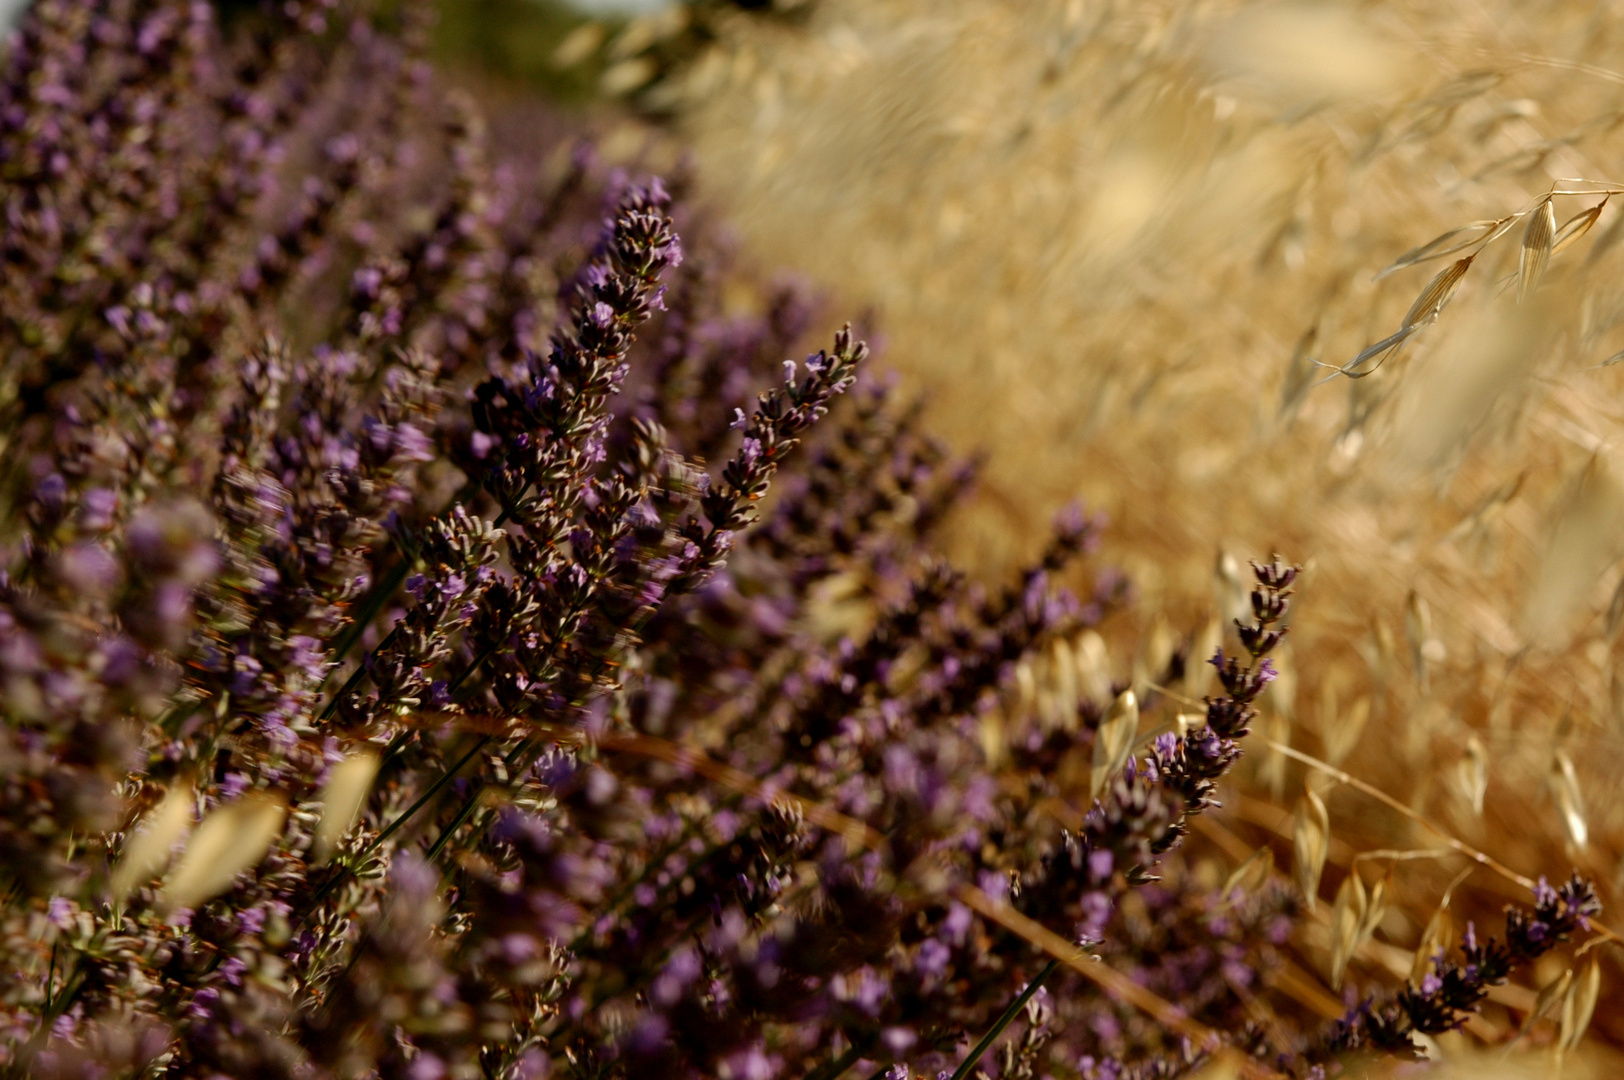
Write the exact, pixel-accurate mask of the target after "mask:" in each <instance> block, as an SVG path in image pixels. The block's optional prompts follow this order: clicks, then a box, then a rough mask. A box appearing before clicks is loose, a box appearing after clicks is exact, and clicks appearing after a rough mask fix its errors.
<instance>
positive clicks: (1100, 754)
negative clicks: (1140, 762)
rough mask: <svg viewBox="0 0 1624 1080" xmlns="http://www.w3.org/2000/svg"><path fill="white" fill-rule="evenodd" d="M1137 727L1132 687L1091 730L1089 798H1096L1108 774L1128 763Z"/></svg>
mask: <svg viewBox="0 0 1624 1080" xmlns="http://www.w3.org/2000/svg"><path fill="white" fill-rule="evenodd" d="M1138 729H1139V699H1138V698H1136V697H1134V696H1133V691H1132V690H1124V691H1122V693H1120V694H1118V695H1117V697H1116V700H1115V701H1113V702H1111V707H1110V708H1109V709H1107V710H1106V711H1105V717H1104V718H1103V719H1102V720H1101V721H1100V726H1099V730H1097V731H1096V732H1094V762H1093V766H1092V768H1090V769H1089V773H1088V797H1089V798H1090V799H1097V798H1099V797H1100V793H1101V792H1102V791H1104V790H1105V787H1106V785H1107V784H1108V783H1109V782H1110V780H1111V777H1113V776H1115V775H1116V774H1117V773H1119V772H1121V771H1122V766H1123V765H1125V764H1127V761H1128V752H1129V751H1130V750H1132V749H1133V736H1134V733H1135V732H1136V731H1137V730H1138Z"/></svg>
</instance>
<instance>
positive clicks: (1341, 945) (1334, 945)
mask: <svg viewBox="0 0 1624 1080" xmlns="http://www.w3.org/2000/svg"><path fill="white" fill-rule="evenodd" d="M1366 902H1367V898H1366V896H1365V883H1364V882H1363V881H1360V880H1359V872H1358V871H1357V870H1353V871H1350V872H1349V873H1348V876H1347V877H1345V878H1343V879H1342V884H1341V885H1340V886H1339V887H1338V888H1337V890H1336V901H1335V902H1334V903H1333V904H1332V905H1331V988H1332V989H1333V990H1340V989H1342V976H1343V974H1344V973H1345V972H1346V971H1347V969H1348V961H1349V960H1351V959H1352V958H1353V953H1354V950H1355V949H1357V948H1358V947H1359V934H1360V931H1361V930H1362V929H1363V927H1364V925H1365V905H1366Z"/></svg>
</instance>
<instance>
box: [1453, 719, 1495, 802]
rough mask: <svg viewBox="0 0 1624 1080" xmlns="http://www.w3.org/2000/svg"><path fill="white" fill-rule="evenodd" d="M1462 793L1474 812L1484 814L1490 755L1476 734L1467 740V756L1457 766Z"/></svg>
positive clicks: (1457, 777)
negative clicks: (1484, 797) (1484, 796)
mask: <svg viewBox="0 0 1624 1080" xmlns="http://www.w3.org/2000/svg"><path fill="white" fill-rule="evenodd" d="M1455 769H1456V780H1457V781H1458V783H1459V784H1460V790H1461V794H1462V795H1463V796H1465V798H1466V801H1467V802H1468V803H1469V804H1471V807H1472V813H1474V814H1476V815H1478V816H1479V817H1482V816H1483V795H1484V793H1485V792H1487V791H1488V788H1489V755H1488V752H1487V751H1486V750H1484V749H1483V743H1482V741H1481V740H1480V739H1478V737H1477V736H1476V735H1472V736H1469V737H1468V738H1467V740H1466V756H1465V757H1463V758H1461V760H1460V762H1459V763H1458V764H1457V765H1456V766H1455Z"/></svg>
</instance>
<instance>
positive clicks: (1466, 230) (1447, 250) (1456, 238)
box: [1376, 221, 1501, 281]
mask: <svg viewBox="0 0 1624 1080" xmlns="http://www.w3.org/2000/svg"><path fill="white" fill-rule="evenodd" d="M1500 225H1501V222H1498V221H1474V222H1472V223H1471V224H1469V225H1462V226H1461V227H1460V228H1458V229H1450V230H1449V231H1448V232H1446V233H1444V234H1443V235H1442V236H1439V237H1436V238H1434V239H1432V240H1429V241H1427V242H1426V243H1425V244H1422V245H1421V246H1420V247H1418V248H1411V249H1410V250H1409V251H1406V252H1405V253H1404V254H1402V255H1400V256H1399V257H1398V258H1397V259H1396V260H1394V262H1393V263H1392V265H1390V266H1388V267H1387V268H1386V269H1384V270H1383V271H1382V272H1381V273H1379V274H1377V275H1376V280H1378V281H1380V280H1381V279H1382V278H1384V277H1386V276H1387V275H1388V274H1391V273H1394V272H1395V271H1398V270H1402V269H1404V268H1405V267H1407V266H1414V265H1415V264H1416V263H1421V262H1427V261H1428V260H1430V259H1441V258H1443V257H1444V256H1445V255H1453V254H1455V252H1457V251H1464V250H1466V249H1467V248H1469V247H1471V246H1472V245H1473V244H1476V243H1478V242H1480V241H1484V240H1487V239H1489V236H1490V234H1491V233H1493V232H1494V231H1495V230H1496V229H1498V228H1499V227H1500Z"/></svg>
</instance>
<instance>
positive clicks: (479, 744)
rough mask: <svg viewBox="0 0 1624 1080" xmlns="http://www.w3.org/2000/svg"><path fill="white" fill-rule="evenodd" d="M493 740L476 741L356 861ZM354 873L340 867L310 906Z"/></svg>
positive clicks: (347, 867)
mask: <svg viewBox="0 0 1624 1080" xmlns="http://www.w3.org/2000/svg"><path fill="white" fill-rule="evenodd" d="M493 738H495V736H493V735H481V736H480V737H479V738H478V739H476V740H475V741H474V745H473V746H471V747H469V749H468V752H467V753H466V754H464V755H462V757H460V758H458V759H457V763H456V764H455V765H453V766H451V768H449V769H447V770H446V771H445V772H443V773H441V774H440V776H439V777H438V778H437V779H436V780H435V781H434V783H432V784H430V785H429V789H428V790H427V791H425V792H423V794H422V795H419V796H418V797H417V801H416V802H414V803H412V805H410V806H408V807H407V808H406V809H405V810H403V811H401V812H400V814H399V815H398V816H396V818H395V820H393V821H391V822H390V823H389V824H388V825H386V826H384V830H383V831H382V832H380V833H379V834H378V835H377V836H374V837H373V838H372V841H371V842H370V843H369V844H367V846H366V847H364V848H362V849H361V851H360V853H359V854H358V855H357V856H356V859H364V858H366V857H367V856H368V855H370V854H372V852H373V851H375V850H377V848H378V845H379V844H382V843H383V842H384V841H385V840H387V839H389V837H390V836H392V835H393V834H394V833H395V832H396V831H397V830H399V829H400V827H401V826H403V825H405V824H406V822H407V821H409V820H411V817H412V815H413V814H416V813H417V812H418V811H419V810H421V809H422V808H423V807H424V806H426V805H428V803H429V801H430V800H431V799H433V798H434V797H435V796H436V795H438V794H439V793H440V792H441V791H442V790H443V789H444V788H445V786H446V785H447V784H449V783H451V781H452V780H453V779H455V778H456V775H457V774H458V773H459V772H461V771H462V767H463V766H464V765H466V764H468V763H469V762H470V761H472V760H473V759H474V755H476V754H478V753H479V752H480V751H481V750H483V749H485V747H486V745H488V744H489V743H490V741H491V740H492V739H493ZM352 872H353V871H352V869H351V866H350V865H348V864H346V865H342V866H340V867H339V868H338V869H337V870H336V871H334V873H333V876H332V877H330V878H328V879H327V883H326V884H324V885H323V886H322V887H321V888H320V889H318V890H316V895H315V896H313V897H311V898H310V906H311V907H312V908H314V907H315V906H316V905H317V904H319V903H321V901H322V900H323V899H324V898H325V897H326V896H327V894H328V893H330V892H332V891H333V889H334V888H335V887H337V885H338V883H339V882H341V881H343V880H344V879H345V878H347V877H348V876H349V875H350V874H351V873H352Z"/></svg>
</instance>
